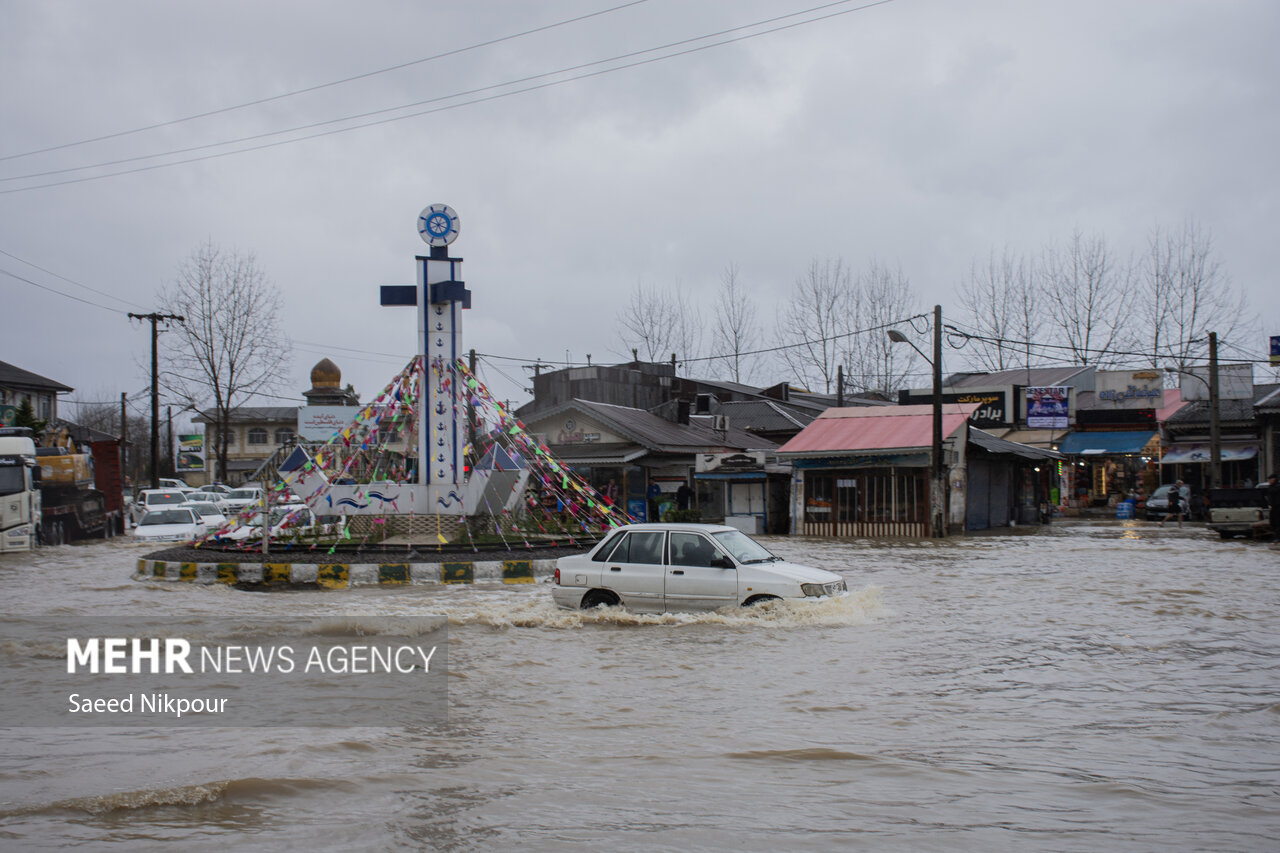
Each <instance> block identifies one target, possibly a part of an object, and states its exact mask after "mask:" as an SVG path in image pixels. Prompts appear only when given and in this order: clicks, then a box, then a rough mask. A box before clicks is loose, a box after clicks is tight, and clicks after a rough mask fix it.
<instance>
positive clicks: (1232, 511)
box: [1208, 485, 1271, 539]
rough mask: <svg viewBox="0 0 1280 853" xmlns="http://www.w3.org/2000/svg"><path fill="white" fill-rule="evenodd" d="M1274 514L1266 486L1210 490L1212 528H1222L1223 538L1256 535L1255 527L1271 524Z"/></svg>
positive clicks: (1220, 530)
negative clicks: (1269, 522)
mask: <svg viewBox="0 0 1280 853" xmlns="http://www.w3.org/2000/svg"><path fill="white" fill-rule="evenodd" d="M1270 513H1271V505H1270V504H1269V503H1268V501H1267V488H1266V486H1265V485H1264V486H1260V487H1257V488H1252V489H1210V490H1209V525H1208V527H1209V529H1210V530H1216V531H1218V535H1219V536H1221V537H1222V538H1223V539H1233V538H1235V537H1236V536H1252V535H1253V531H1254V526H1255V525H1257V524H1259V523H1262V524H1266V523H1268V521H1269V519H1270V517H1271V515H1270Z"/></svg>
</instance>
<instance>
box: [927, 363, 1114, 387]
mask: <svg viewBox="0 0 1280 853" xmlns="http://www.w3.org/2000/svg"><path fill="white" fill-rule="evenodd" d="M1092 369H1093V368H1091V367H1082V366H1080V365H1074V366H1067V367H1032V368H1029V369H1028V368H1026V367H1023V368H1017V369H1014V370H1001V371H997V372H996V373H956V374H953V375H951V376H949V377H947V381H946V382H945V383H944V387H945V388H946V389H948V390H951V389H958V388H980V387H984V386H987V385H1031V386H1040V385H1070V384H1071V383H1070V382H1068V381H1067V380H1069V379H1071V377H1073V376H1075V375H1076V374H1078V373H1080V372H1082V371H1085V370H1092Z"/></svg>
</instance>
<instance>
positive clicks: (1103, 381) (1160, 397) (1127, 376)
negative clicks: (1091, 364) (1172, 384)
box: [1094, 370, 1164, 409]
mask: <svg viewBox="0 0 1280 853" xmlns="http://www.w3.org/2000/svg"><path fill="white" fill-rule="evenodd" d="M1094 381H1095V383H1096V384H1095V385H1094V390H1095V391H1096V392H1097V393H1096V394H1095V395H1094V397H1095V399H1096V400H1097V401H1098V404H1099V406H1102V407H1106V408H1111V409H1159V408H1161V407H1162V406H1163V405H1164V371H1161V370H1137V371H1135V370H1099V371H1097V373H1095V374H1094Z"/></svg>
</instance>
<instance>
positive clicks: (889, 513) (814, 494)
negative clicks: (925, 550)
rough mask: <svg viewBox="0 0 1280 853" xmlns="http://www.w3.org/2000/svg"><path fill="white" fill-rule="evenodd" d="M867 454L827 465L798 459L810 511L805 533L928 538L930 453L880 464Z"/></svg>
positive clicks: (806, 510) (806, 514)
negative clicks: (827, 466) (831, 465)
mask: <svg viewBox="0 0 1280 853" xmlns="http://www.w3.org/2000/svg"><path fill="white" fill-rule="evenodd" d="M878 456H879V457H881V458H880V459H876V458H873V457H870V456H869V457H866V458H865V460H863V461H865V462H867V463H868V467H866V468H857V467H853V466H855V465H856V464H858V461H859V460H855V459H845V460H842V461H839V462H836V461H832V462H831V464H833V465H839V466H840V467H834V468H825V467H822V466H820V465H819V463H818V461H816V460H802V461H797V462H796V468H797V469H798V470H799V471H800V473H801V474H802V477H801V482H802V483H803V506H804V515H803V520H802V524H801V529H800V532H802V533H804V534H805V535H806V536H831V537H836V538H851V537H863V536H900V537H907V538H917V539H919V538H924V536H925V535H927V534H928V532H929V531H928V528H929V479H928V474H929V468H928V465H929V460H928V456H927V455H918V454H911V455H904V456H902V457H899V458H898V459H896V460H895V461H898V462H899V463H911V462H915V463H919V462H921V461H923V463H924V464H923V466H921V465H919V464H914V465H911V464H904V465H902V467H899V466H897V465H883V464H875V463H877V462H882V461H885V460H884V458H883V456H884V455H883V454H878Z"/></svg>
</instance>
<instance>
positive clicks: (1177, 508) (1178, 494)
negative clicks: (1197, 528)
mask: <svg viewBox="0 0 1280 853" xmlns="http://www.w3.org/2000/svg"><path fill="white" fill-rule="evenodd" d="M1186 511H1187V503H1186V501H1185V500H1184V499H1183V494H1182V481H1181V480H1179V481H1178V482H1177V483H1176V484H1174V487H1173V488H1172V489H1170V490H1169V511H1168V512H1166V513H1165V516H1164V518H1162V519H1160V526H1161V527H1164V523H1165V522H1166V521H1168V520H1169V516H1171V515H1176V516H1178V526H1179V527H1181V526H1182V516H1183V513H1185V512H1186Z"/></svg>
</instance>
